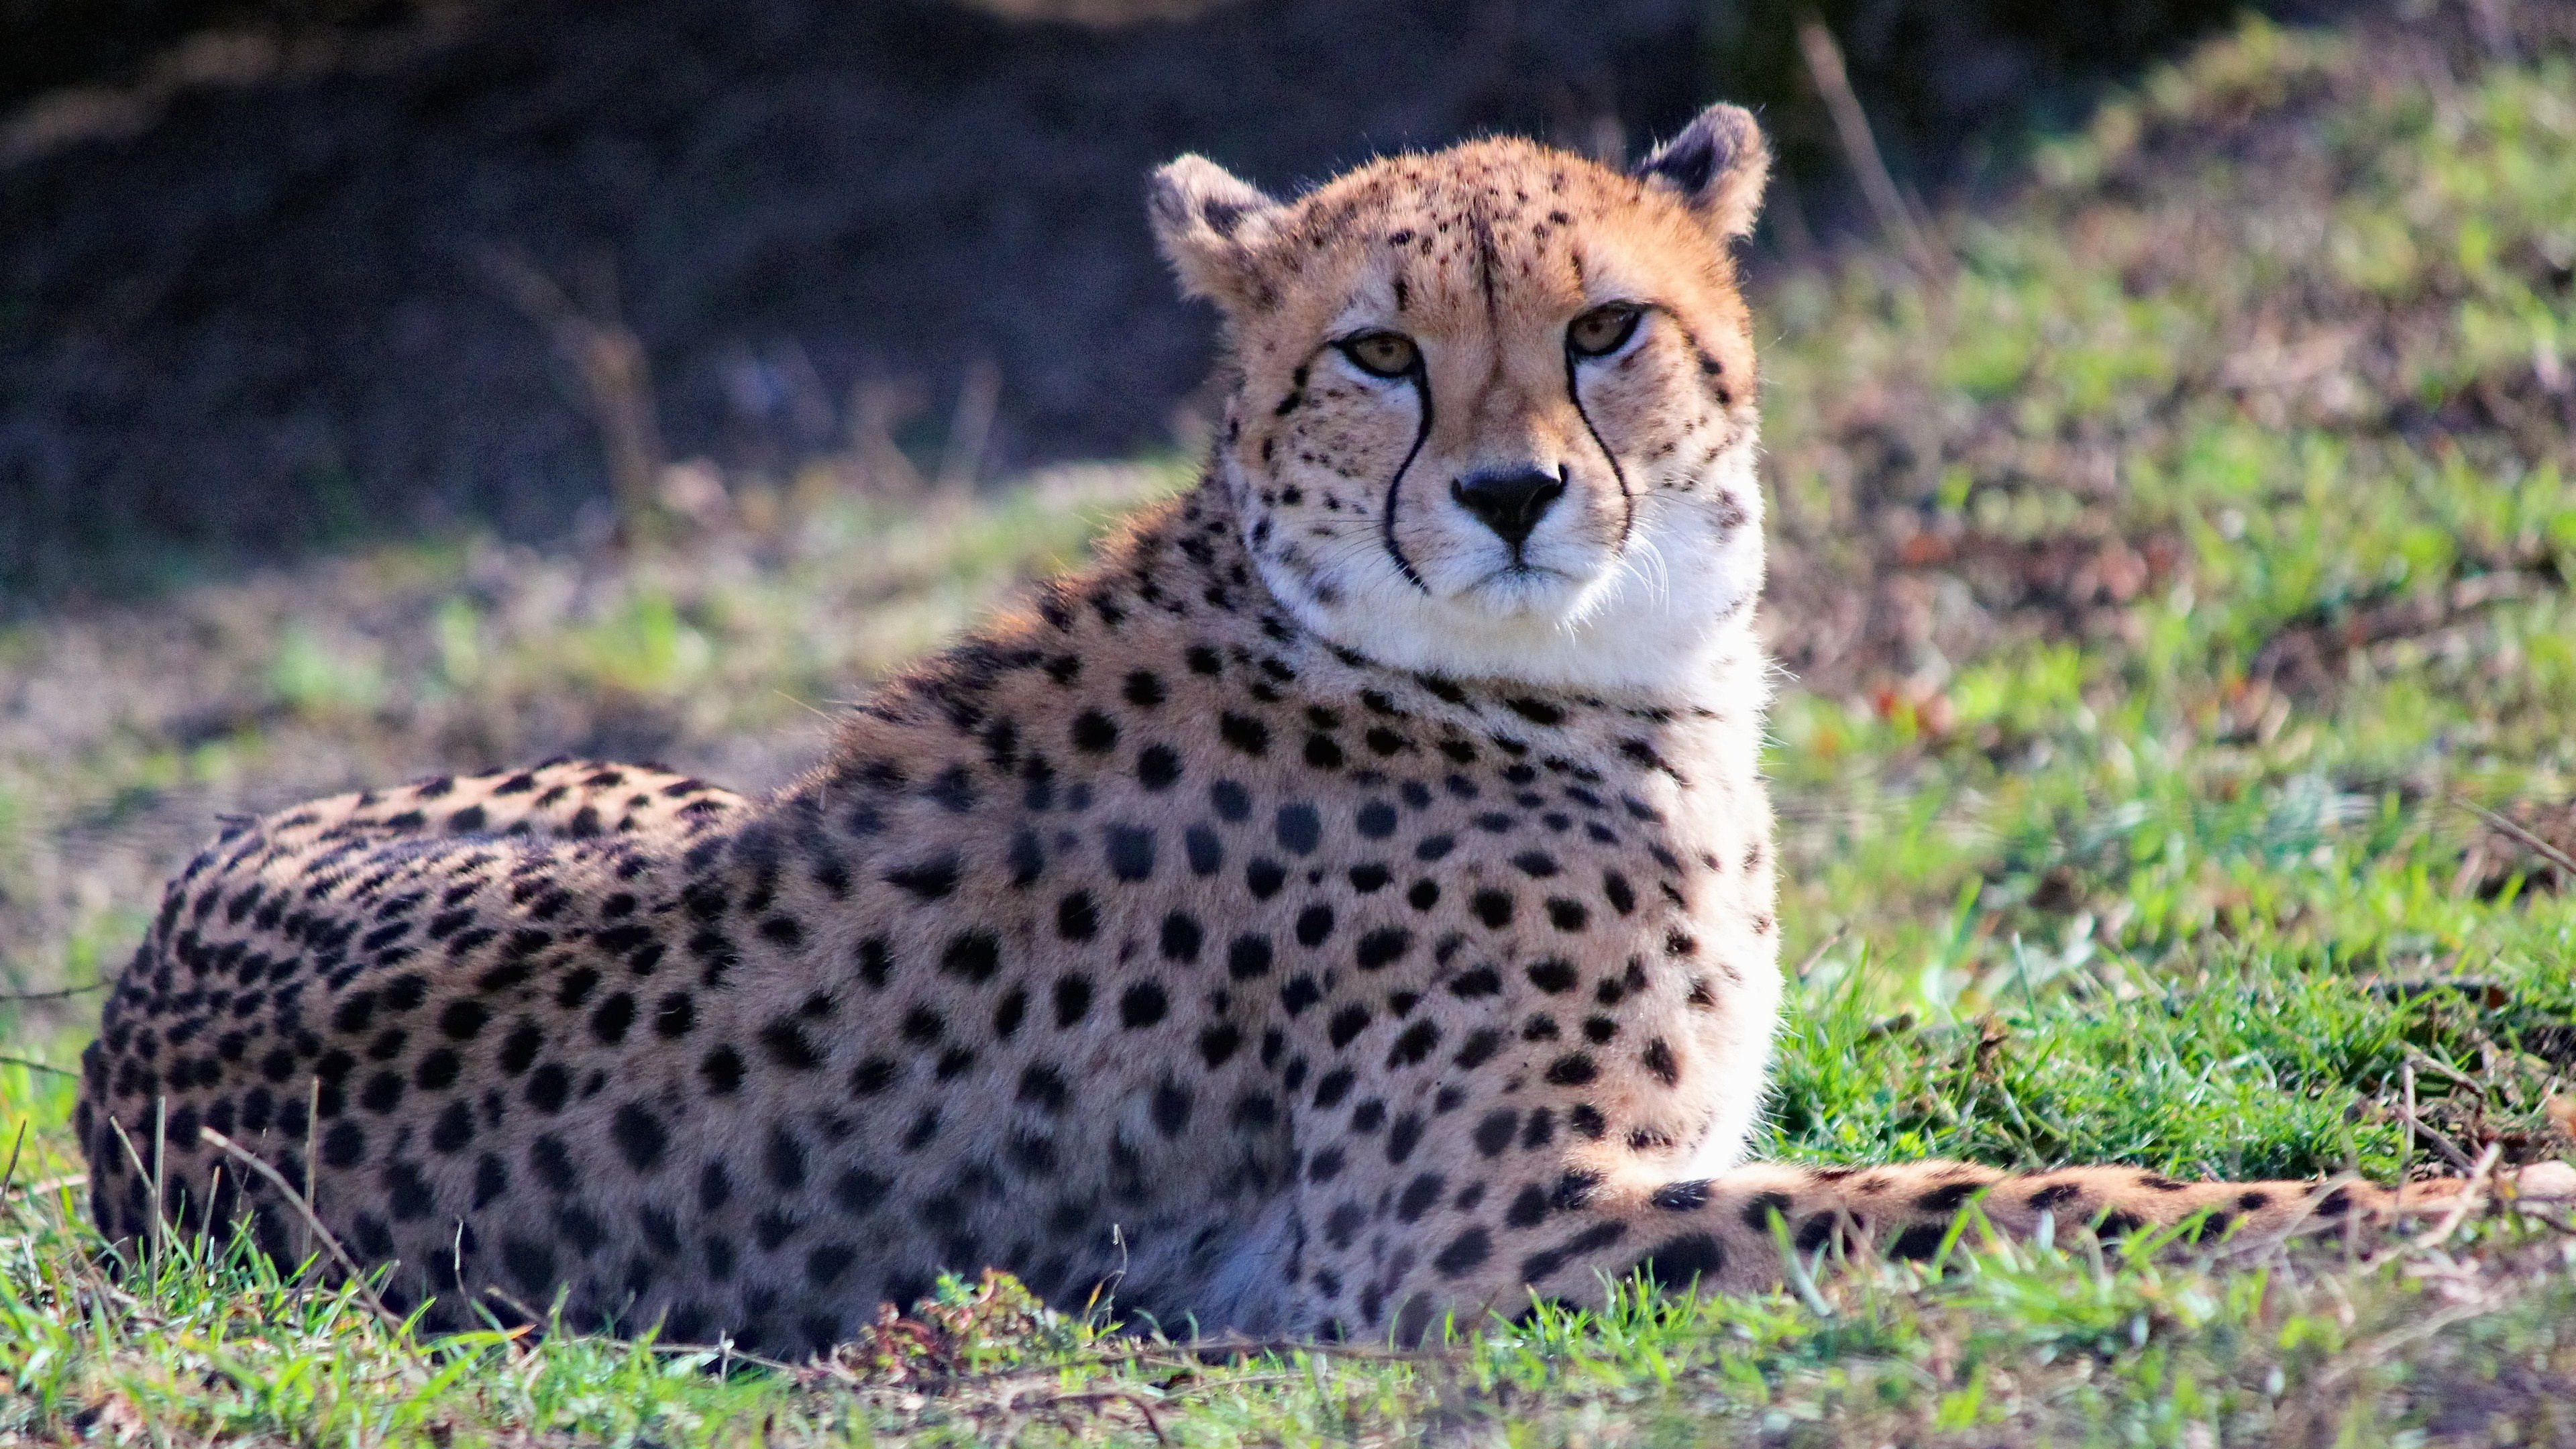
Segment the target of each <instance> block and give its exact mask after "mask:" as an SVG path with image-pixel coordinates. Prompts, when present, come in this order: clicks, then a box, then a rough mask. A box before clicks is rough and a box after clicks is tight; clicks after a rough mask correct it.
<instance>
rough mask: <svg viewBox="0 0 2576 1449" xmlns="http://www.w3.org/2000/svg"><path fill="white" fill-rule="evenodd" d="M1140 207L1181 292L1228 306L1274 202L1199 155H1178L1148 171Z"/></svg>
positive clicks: (1242, 283) (1245, 279)
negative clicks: (1145, 193)
mask: <svg viewBox="0 0 2576 1449" xmlns="http://www.w3.org/2000/svg"><path fill="white" fill-rule="evenodd" d="M1146 210H1147V212H1148V213H1150V215H1151V216H1152V218H1153V223H1154V240H1155V242H1156V243H1157V244H1158V245H1160V246H1161V247H1162V249H1163V255H1164V257H1165V258H1166V259H1168V260H1169V261H1170V262H1171V264H1172V270H1173V271H1174V272H1175V273H1177V274H1179V276H1180V279H1181V291H1182V292H1183V293H1185V294H1187V295H1189V296H1192V297H1205V298H1207V299H1209V300H1210V301H1213V302H1215V303H1217V304H1218V305H1219V306H1223V307H1228V308H1231V307H1233V306H1234V305H1235V304H1236V302H1238V301H1239V300H1241V298H1242V297H1243V296H1244V295H1245V294H1246V293H1247V292H1248V291H1250V290H1251V286H1252V281H1253V270H1254V264H1255V258H1256V255H1257V253H1258V251H1259V248H1260V244H1261V243H1262V241H1263V240H1265V239H1266V238H1267V237H1268V235H1269V233H1270V228H1271V224H1272V223H1273V222H1274V221H1275V220H1277V218H1278V215H1279V203H1277V202H1275V201H1273V200H1271V199H1270V198H1269V197H1267V196H1265V195H1263V194H1262V193H1261V192H1260V190H1259V189H1257V188H1255V187H1254V186H1253V185H1252V184H1251V183H1250V182H1247V181H1244V180H1242V179H1240V178H1238V177H1237V176H1235V174H1234V173H1233V172H1231V171H1228V170H1226V169H1225V168H1224V167H1222V166H1219V165H1218V164H1216V163H1215V162H1213V161H1210V160H1209V159H1207V158H1206V157H1205V156H1183V157H1182V158H1180V159H1179V160H1177V161H1174V162H1172V163H1171V164H1170V165H1168V166H1165V167H1163V168H1162V169H1161V170H1159V171H1156V172H1155V173H1154V180H1153V184H1152V187H1151V189H1150V191H1149V194H1148V196H1147V198H1146Z"/></svg>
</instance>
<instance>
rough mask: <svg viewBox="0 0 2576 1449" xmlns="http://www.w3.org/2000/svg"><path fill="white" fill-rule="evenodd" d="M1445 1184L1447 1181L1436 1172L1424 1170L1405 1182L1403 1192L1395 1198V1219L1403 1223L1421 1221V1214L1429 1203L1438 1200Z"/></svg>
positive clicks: (1427, 1208) (1426, 1209)
mask: <svg viewBox="0 0 2576 1449" xmlns="http://www.w3.org/2000/svg"><path fill="white" fill-rule="evenodd" d="M1446 1186H1448V1183H1447V1182H1445V1181H1444V1180H1443V1179H1442V1178H1441V1176H1440V1174H1438V1173H1436V1172H1426V1173H1424V1174H1422V1175H1421V1176H1419V1177H1417V1178H1415V1179H1414V1180H1413V1181H1411V1182H1409V1183H1406V1184H1405V1186H1404V1192H1403V1194H1402V1195H1401V1196H1399V1197H1397V1198H1396V1200H1395V1217H1396V1221H1398V1222H1404V1223H1411V1222H1419V1221H1421V1220H1422V1215H1423V1214H1424V1213H1425V1212H1428V1211H1429V1210H1430V1208H1431V1205H1432V1204H1433V1203H1435V1202H1438V1201H1439V1200H1440V1191H1441V1189H1442V1188H1444V1187H1446Z"/></svg>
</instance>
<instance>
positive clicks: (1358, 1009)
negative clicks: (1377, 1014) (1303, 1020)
mask: <svg viewBox="0 0 2576 1449" xmlns="http://www.w3.org/2000/svg"><path fill="white" fill-rule="evenodd" d="M1368 1024H1369V1009H1368V1008H1367V1007H1365V1006H1362V1005H1361V1004H1359V1003H1358V1002H1356V1001H1354V1002H1352V1003H1351V1004H1350V1005H1348V1006H1345V1007H1343V1008H1342V1009H1341V1010H1339V1011H1336V1012H1334V1013H1333V1019H1332V1021H1331V1022H1330V1023H1329V1024H1328V1025H1327V1027H1326V1034H1327V1035H1328V1036H1329V1038H1330V1039H1331V1041H1332V1043H1333V1048H1334V1050H1336V1051H1338V1050H1340V1049H1341V1048H1343V1047H1346V1046H1349V1045H1350V1044H1351V1038H1353V1037H1356V1036H1358V1035H1359V1034H1360V1033H1361V1032H1364V1031H1366V1030H1368Z"/></svg>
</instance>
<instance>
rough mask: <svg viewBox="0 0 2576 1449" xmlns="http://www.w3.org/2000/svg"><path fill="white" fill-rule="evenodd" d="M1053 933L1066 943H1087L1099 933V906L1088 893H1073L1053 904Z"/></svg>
mask: <svg viewBox="0 0 2576 1449" xmlns="http://www.w3.org/2000/svg"><path fill="white" fill-rule="evenodd" d="M1055 933H1056V934H1057V935H1059V936H1062V937H1063V938H1064V939H1066V940H1068V941H1088V940H1090V939H1091V938H1092V937H1093V936H1096V935H1098V934H1099V933H1100V905H1099V903H1098V902H1096V901H1094V900H1093V899H1092V898H1091V892H1089V891H1075V892H1073V893H1072V894H1071V895H1068V896H1066V897H1065V898H1064V899H1063V900H1060V901H1058V902H1056V904H1055Z"/></svg>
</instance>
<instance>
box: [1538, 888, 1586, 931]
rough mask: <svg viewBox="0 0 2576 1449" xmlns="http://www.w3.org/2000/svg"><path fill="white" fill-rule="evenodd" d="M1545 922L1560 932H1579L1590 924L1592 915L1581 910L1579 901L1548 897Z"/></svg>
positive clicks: (1581, 906)
mask: <svg viewBox="0 0 2576 1449" xmlns="http://www.w3.org/2000/svg"><path fill="white" fill-rule="evenodd" d="M1547 920H1548V924H1549V925H1552V926H1554V927H1556V928H1557V929H1558V930H1560V931H1567V932H1572V931H1580V930H1582V929H1583V928H1584V927H1585V926H1587V925H1589V924H1591V921H1592V913H1591V912H1590V911H1587V910H1585V909H1584V908H1583V903H1582V902H1581V901H1570V900H1567V899H1566V898H1565V897H1563V896H1550V897H1548V898H1547Z"/></svg>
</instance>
